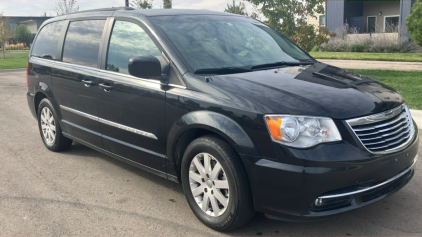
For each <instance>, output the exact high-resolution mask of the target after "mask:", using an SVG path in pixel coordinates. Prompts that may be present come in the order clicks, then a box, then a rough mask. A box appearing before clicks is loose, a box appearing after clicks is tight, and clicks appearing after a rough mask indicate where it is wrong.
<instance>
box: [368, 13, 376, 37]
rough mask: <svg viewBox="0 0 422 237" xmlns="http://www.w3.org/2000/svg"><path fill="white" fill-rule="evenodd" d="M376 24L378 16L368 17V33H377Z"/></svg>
mask: <svg viewBox="0 0 422 237" xmlns="http://www.w3.org/2000/svg"><path fill="white" fill-rule="evenodd" d="M376 22H377V17H376V16H368V26H367V32H368V33H374V32H375V24H376Z"/></svg>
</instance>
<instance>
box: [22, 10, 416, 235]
mask: <svg viewBox="0 0 422 237" xmlns="http://www.w3.org/2000/svg"><path fill="white" fill-rule="evenodd" d="M27 85H28V93H27V98H28V105H29V108H30V110H31V112H32V114H33V115H34V117H35V118H36V119H37V121H38V127H39V130H40V135H41V138H42V141H43V142H44V144H45V146H46V147H47V148H48V149H49V150H51V151H54V152H58V151H64V150H66V149H68V148H69V147H70V146H71V145H72V142H73V141H75V142H77V143H80V144H84V145H86V146H88V147H90V148H92V149H95V150H97V151H99V152H102V153H104V154H107V155H109V156H111V157H114V158H116V159H118V160H121V161H123V162H126V163H129V164H131V165H134V166H136V167H139V168H141V169H144V170H146V171H149V172H152V173H154V174H157V175H159V176H161V177H163V178H165V179H168V180H171V181H174V182H177V183H180V184H181V185H182V186H183V190H184V193H185V195H186V199H187V202H188V203H189V206H190V208H191V209H192V211H193V213H194V214H195V215H196V217H197V218H198V219H199V220H200V221H201V222H203V223H204V224H205V225H207V226H209V227H210V228H213V229H215V230H219V231H229V230H233V229H235V228H238V227H240V226H242V225H244V224H246V223H247V222H248V221H250V220H251V219H252V218H253V216H254V214H255V212H261V213H264V214H265V215H266V216H267V217H269V218H273V219H279V220H293V221H307V220H313V219H318V218H322V217H327V216H330V215H333V214H336V213H341V212H345V211H349V210H353V209H356V208H360V207H363V206H366V205H369V204H371V203H374V202H377V201H379V200H381V199H383V198H385V197H387V196H389V195H391V194H392V193H394V192H396V191H398V190H399V189H401V188H402V187H403V186H404V185H406V184H407V183H408V182H409V180H410V179H411V178H412V177H413V174H414V165H415V163H416V161H417V158H418V155H417V153H418V129H417V127H416V124H415V123H414V122H413V120H412V118H411V115H410V113H409V109H408V107H407V105H406V103H405V100H404V99H403V97H402V96H401V95H400V94H399V93H398V92H397V91H395V90H394V89H393V88H391V87H389V86H387V85H384V84H382V83H380V82H378V81H376V80H373V79H371V78H368V77H366V76H364V75H359V74H356V73H353V72H350V71H347V70H343V69H340V68H336V67H333V66H330V65H327V64H324V63H321V62H318V61H317V60H315V59H313V58H312V57H311V56H309V55H308V54H307V53H306V52H304V51H303V50H302V49H300V48H299V47H298V46H297V45H295V44H294V43H292V42H291V41H290V40H289V39H288V38H286V37H285V36H283V35H281V34H280V33H278V32H277V31H275V30H273V29H271V28H270V27H268V26H267V25H265V24H263V23H262V22H260V21H257V20H255V19H252V18H249V17H244V16H239V15H233V14H228V13H221V12H212V11H199V10H134V9H131V8H111V9H99V10H92V11H85V12H79V13H74V14H69V15H64V16H59V17H55V18H53V19H50V20H48V21H46V22H45V23H44V24H43V25H42V27H41V28H40V30H39V32H38V34H37V35H36V37H35V40H34V43H33V47H32V49H31V52H30V55H29V60H28V67H27ZM138 198H139V199H142V197H138Z"/></svg>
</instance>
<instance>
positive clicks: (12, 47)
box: [4, 43, 31, 50]
mask: <svg viewBox="0 0 422 237" xmlns="http://www.w3.org/2000/svg"><path fill="white" fill-rule="evenodd" d="M4 49H5V50H29V49H31V48H30V47H25V45H24V44H23V43H18V44H9V45H8V46H6V47H4Z"/></svg>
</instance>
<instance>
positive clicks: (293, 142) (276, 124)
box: [265, 115, 341, 148]
mask: <svg viewBox="0 0 422 237" xmlns="http://www.w3.org/2000/svg"><path fill="white" fill-rule="evenodd" d="M265 121H266V122H267V128H268V131H269V132H270V136H271V138H272V140H273V141H275V142H278V143H281V144H283V145H286V146H292V147H298V148H307V147H311V146H315V145H317V144H319V143H323V142H334V141H341V136H340V133H339V131H338V129H337V127H336V125H335V124H334V122H333V120H332V119H330V118H322V117H306V116H292V115H266V116H265Z"/></svg>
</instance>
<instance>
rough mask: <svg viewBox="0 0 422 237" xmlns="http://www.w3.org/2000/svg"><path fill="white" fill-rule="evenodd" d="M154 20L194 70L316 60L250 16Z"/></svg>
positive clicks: (167, 17)
mask: <svg viewBox="0 0 422 237" xmlns="http://www.w3.org/2000/svg"><path fill="white" fill-rule="evenodd" d="M151 20H152V21H153V22H154V23H155V24H156V25H158V26H159V27H160V28H161V30H162V31H163V33H165V34H166V35H167V37H168V39H169V40H170V41H171V43H172V44H173V46H174V47H175V48H176V49H177V50H178V52H179V54H180V55H181V56H182V57H183V59H184V60H185V62H186V63H187V64H188V65H189V66H190V67H191V70H193V71H198V70H204V69H220V70H221V69H237V70H239V69H245V68H249V69H250V68H253V67H254V66H255V67H257V65H269V66H271V65H274V66H276V65H277V63H290V62H291V63H299V62H303V61H309V60H313V59H312V58H311V57H309V56H308V55H307V54H306V53H304V52H303V51H302V50H300V49H299V48H298V47H297V46H296V45H294V44H293V43H292V42H290V41H289V40H288V39H287V38H286V37H284V36H283V35H281V34H279V33H277V32H276V31H274V30H272V29H271V28H269V27H268V26H266V25H264V24H262V23H260V22H259V21H256V20H253V19H251V18H246V17H238V16H221V15H184V16H156V17H151ZM258 67H259V66H258ZM239 71H240V70H239Z"/></svg>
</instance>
